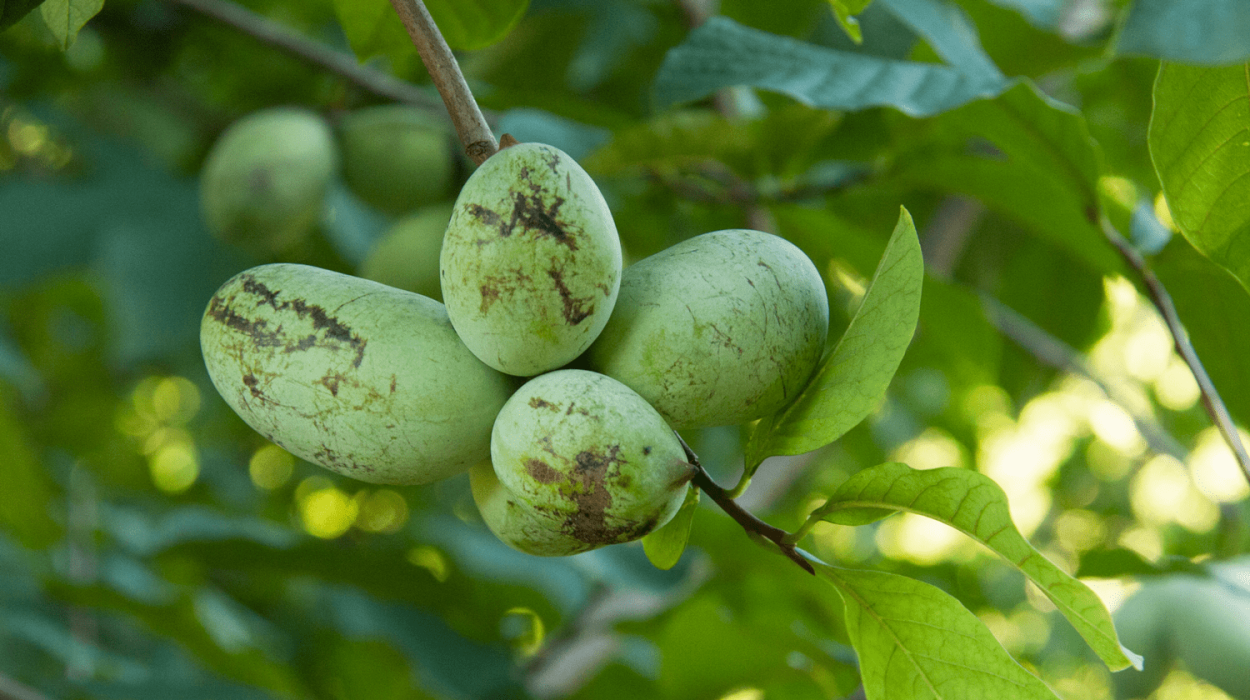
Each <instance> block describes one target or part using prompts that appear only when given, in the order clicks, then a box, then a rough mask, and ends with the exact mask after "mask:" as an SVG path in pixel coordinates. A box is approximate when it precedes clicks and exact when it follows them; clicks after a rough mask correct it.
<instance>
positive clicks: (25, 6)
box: [0, 0, 44, 31]
mask: <svg viewBox="0 0 1250 700" xmlns="http://www.w3.org/2000/svg"><path fill="white" fill-rule="evenodd" d="M43 1H44V0H0V31H4V30H5V29H8V28H9V27H10V26H12V25H13V24H14V23H15V22H17V21H18V20H20V19H21V18H23V17H25V16H26V13H27V12H30V11H31V10H33V9H35V8H36V7H39V5H40V4H41V3H43Z"/></svg>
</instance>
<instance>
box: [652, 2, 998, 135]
mask: <svg viewBox="0 0 1250 700" xmlns="http://www.w3.org/2000/svg"><path fill="white" fill-rule="evenodd" d="M736 85H746V86H750V87H754V88H760V89H762V90H768V91H771V92H779V93H782V94H785V95H788V96H790V97H792V98H794V99H796V100H798V101H800V102H802V103H804V104H809V105H814V106H817V107H824V108H828V109H845V110H859V109H864V108H867V107H874V106H890V107H894V108H896V109H898V110H899V111H901V112H903V113H905V114H909V115H912V116H924V115H929V114H935V113H937V112H942V111H944V110H947V109H951V108H953V107H956V106H958V105H961V104H963V103H965V102H968V101H969V100H973V99H976V98H978V97H986V96H989V95H994V94H997V93H998V92H1000V91H1001V90H1002V89H1003V88H1005V87H1006V83H1005V82H1004V81H1003V80H1002V79H1001V78H996V77H990V76H986V75H984V74H969V73H965V72H963V71H961V70H960V69H958V68H955V67H949V66H943V65H935V64H930V63H911V62H901V61H888V60H884V59H880V58H875V57H871V56H864V55H859V54H852V53H845V52H840V51H834V50H831V49H827V48H824V47H820V46H814V45H811V44H805V43H802V42H798V41H795V40H794V39H790V38H788V37H780V36H777V35H774V34H768V33H765V32H760V31H757V30H754V29H750V28H748V27H744V26H742V25H740V24H737V23H735V22H733V21H731V20H728V19H724V18H719V17H713V18H711V19H709V20H708V21H707V22H705V23H704V24H703V25H702V26H700V27H698V28H697V29H695V30H693V31H692V32H690V34H689V36H688V37H687V39H686V41H685V42H684V43H682V44H681V45H680V46H677V47H675V48H673V49H672V50H670V51H669V53H668V55H667V56H666V57H665V59H664V65H663V66H661V68H660V72H659V74H658V75H657V76H656V79H655V94H656V100H657V101H658V102H659V104H660V105H661V106H663V107H667V106H670V105H673V104H675V103H680V102H690V101H693V100H698V99H701V98H703V97H706V96H708V95H710V94H712V93H713V92H715V91H716V90H719V89H721V88H725V87H733V86H736Z"/></svg>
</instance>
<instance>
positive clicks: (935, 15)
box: [878, 0, 1005, 84]
mask: <svg viewBox="0 0 1250 700" xmlns="http://www.w3.org/2000/svg"><path fill="white" fill-rule="evenodd" d="M878 2H880V3H881V6H882V7H884V8H885V9H887V10H889V12H890V14H892V15H894V16H895V17H897V18H898V19H899V20H900V21H901V22H902V23H903V24H905V25H907V27H908V28H910V29H911V30H912V31H914V32H916V34H917V35H918V36H920V37H921V38H923V39H924V40H925V42H926V43H928V44H929V47H930V48H932V49H933V52H934V53H936V54H937V55H938V56H940V57H941V58H942V60H944V61H946V62H947V63H948V64H949V65H950V66H952V67H953V68H955V69H956V70H958V71H959V72H961V73H965V74H967V75H971V76H978V77H980V78H982V79H984V80H985V81H986V82H987V83H999V84H1003V83H1004V82H1005V80H1004V78H1003V74H1002V73H1001V72H999V70H998V66H995V65H994V61H992V60H991V59H990V57H989V56H988V55H986V53H985V50H984V49H982V48H981V40H980V37H978V36H977V27H976V25H975V24H973V23H972V21H971V20H970V19H968V16H967V15H965V14H964V11H963V10H962V9H960V7H959V6H958V5H954V4H951V3H948V2H945V0H878Z"/></svg>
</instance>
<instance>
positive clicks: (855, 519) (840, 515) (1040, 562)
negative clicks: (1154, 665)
mask: <svg viewBox="0 0 1250 700" xmlns="http://www.w3.org/2000/svg"><path fill="white" fill-rule="evenodd" d="M896 510H901V511H907V512H911V513H919V514H920V515H924V516H927V517H930V518H933V519H934V520H938V521H940V522H943V523H946V524H947V525H950V526H951V527H953V528H955V529H957V530H959V531H960V532H963V533H964V534H966V535H968V536H969V537H972V538H973V539H975V540H977V541H978V542H980V543H981V544H983V545H985V546H986V547H989V548H990V549H991V550H993V551H994V552H996V553H998V554H999V555H1001V556H1002V557H1003V558H1004V559H1006V560H1007V561H1009V562H1011V563H1012V564H1014V565H1015V566H1016V567H1017V568H1018V569H1020V571H1022V572H1023V573H1024V575H1025V576H1027V577H1028V578H1029V580H1030V581H1032V582H1033V583H1035V584H1037V587H1038V588H1040V589H1041V590H1042V592H1043V593H1045V594H1046V597H1048V598H1050V600H1051V601H1052V602H1053V603H1054V604H1055V607H1057V608H1059V611H1060V612H1062V613H1063V615H1064V617H1066V618H1068V621H1069V622H1071V623H1072V626H1073V627H1075V628H1076V630H1077V632H1079V633H1080V634H1081V636H1082V637H1084V638H1085V641H1086V642H1087V643H1088V644H1089V645H1090V647H1091V648H1092V649H1093V650H1094V651H1095V652H1096V653H1097V654H1098V656H1099V658H1101V659H1102V660H1103V662H1104V663H1106V664H1107V666H1109V667H1110V668H1111V669H1112V670H1115V671H1118V670H1120V669H1122V668H1127V667H1128V666H1137V667H1139V668H1140V667H1141V657H1140V656H1137V655H1136V654H1133V653H1132V652H1131V651H1128V650H1127V649H1125V648H1124V647H1123V646H1121V645H1120V642H1119V640H1118V639H1117V638H1116V634H1115V626H1114V625H1113V624H1112V622H1111V614H1110V613H1109V612H1107V608H1106V607H1105V606H1104V605H1103V604H1102V600H1100V599H1099V598H1098V596H1097V595H1095V594H1094V592H1093V591H1091V590H1090V589H1089V587H1087V586H1086V585H1085V584H1083V583H1081V582H1080V581H1077V580H1076V579H1075V578H1072V577H1071V576H1070V575H1068V574H1067V573H1065V572H1064V571H1063V570H1062V569H1060V568H1059V567H1057V566H1055V565H1054V564H1053V563H1052V562H1051V561H1050V560H1049V559H1047V558H1046V557H1044V556H1042V555H1041V553H1040V552H1038V551H1037V550H1036V549H1034V548H1033V545H1031V544H1029V542H1028V540H1026V539H1024V536H1023V535H1021V534H1020V531H1019V530H1017V529H1016V526H1015V523H1013V522H1012V521H1011V512H1010V510H1009V508H1008V504H1007V494H1005V493H1003V490H1002V488H1000V487H999V486H998V484H996V483H994V480H993V479H990V478H989V477H988V476H985V475H984V474H980V473H978V472H974V471H969V470H967V469H957V468H954V467H943V468H940V469H931V470H924V471H921V470H918V469H912V468H911V467H909V466H907V465H906V464H899V463H897V462H890V463H886V464H881V465H878V466H875V467H871V468H868V469H865V470H863V471H861V472H859V473H857V474H855V475H854V476H852V477H851V478H850V479H847V480H846V482H844V483H843V484H842V485H841V486H840V487H838V490H837V491H835V492H834V494H833V495H832V496H830V497H829V500H828V501H827V502H826V503H825V504H824V505H823V506H821V507H820V508H818V509H817V510H816V511H815V512H814V513H813V514H812V516H811V518H819V519H821V520H827V521H829V522H832V523H837V524H840V525H863V524H866V523H870V522H873V521H875V520H879V519H881V518H883V517H885V516H887V515H890V514H891V513H892V512H893V511H896Z"/></svg>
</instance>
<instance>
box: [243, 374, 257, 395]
mask: <svg viewBox="0 0 1250 700" xmlns="http://www.w3.org/2000/svg"><path fill="white" fill-rule="evenodd" d="M243 384H244V385H245V386H246V387H247V388H248V389H250V390H251V392H252V396H254V397H256V398H260V395H261V391H260V389H258V388H256V385H257V384H260V380H259V379H257V378H256V375H255V374H252V373H251V372H248V373H247V374H245V375H243Z"/></svg>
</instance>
